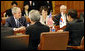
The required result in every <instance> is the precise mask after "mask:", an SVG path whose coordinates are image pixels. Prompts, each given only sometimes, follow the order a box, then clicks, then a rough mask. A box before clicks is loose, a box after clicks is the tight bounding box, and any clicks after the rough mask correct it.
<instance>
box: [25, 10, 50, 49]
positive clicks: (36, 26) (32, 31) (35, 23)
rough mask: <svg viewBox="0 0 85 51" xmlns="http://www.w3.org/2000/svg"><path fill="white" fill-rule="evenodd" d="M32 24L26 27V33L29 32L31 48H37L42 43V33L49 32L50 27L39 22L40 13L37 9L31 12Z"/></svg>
mask: <svg viewBox="0 0 85 51" xmlns="http://www.w3.org/2000/svg"><path fill="white" fill-rule="evenodd" d="M29 15H30V19H31V25H30V26H29V27H27V28H26V34H29V36H30V37H29V50H37V47H38V44H39V43H40V35H41V33H42V32H49V27H48V26H46V25H43V24H41V23H40V22H39V20H40V13H39V12H38V11H37V10H31V11H30V12H29Z"/></svg>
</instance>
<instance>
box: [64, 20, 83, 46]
mask: <svg viewBox="0 0 85 51" xmlns="http://www.w3.org/2000/svg"><path fill="white" fill-rule="evenodd" d="M64 31H69V45H72V46H79V45H80V42H81V39H82V37H83V36H84V23H83V22H82V21H80V20H77V19H76V20H74V21H72V22H69V23H68V24H67V27H66V28H65V29H64Z"/></svg>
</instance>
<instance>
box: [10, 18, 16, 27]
mask: <svg viewBox="0 0 85 51" xmlns="http://www.w3.org/2000/svg"><path fill="white" fill-rule="evenodd" d="M11 25H12V27H16V23H15V20H14V17H11Z"/></svg>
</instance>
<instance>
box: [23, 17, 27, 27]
mask: <svg viewBox="0 0 85 51" xmlns="http://www.w3.org/2000/svg"><path fill="white" fill-rule="evenodd" d="M24 26H25V27H27V21H26V18H25V17H24Z"/></svg>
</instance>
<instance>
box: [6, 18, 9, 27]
mask: <svg viewBox="0 0 85 51" xmlns="http://www.w3.org/2000/svg"><path fill="white" fill-rule="evenodd" d="M5 26H7V27H9V18H8V19H6V23H5Z"/></svg>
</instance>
